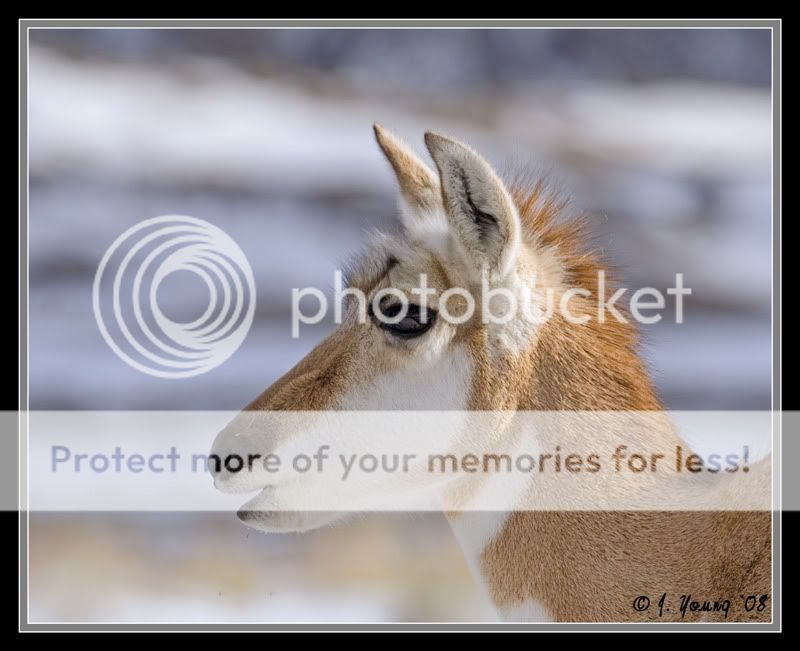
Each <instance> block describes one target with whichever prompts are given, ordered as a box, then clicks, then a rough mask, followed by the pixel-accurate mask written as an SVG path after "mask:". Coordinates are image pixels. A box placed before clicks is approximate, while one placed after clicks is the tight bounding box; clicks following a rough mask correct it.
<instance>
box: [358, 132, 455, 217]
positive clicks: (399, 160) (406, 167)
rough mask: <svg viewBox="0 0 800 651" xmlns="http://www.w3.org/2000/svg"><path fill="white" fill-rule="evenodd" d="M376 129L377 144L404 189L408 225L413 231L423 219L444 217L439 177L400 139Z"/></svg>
mask: <svg viewBox="0 0 800 651" xmlns="http://www.w3.org/2000/svg"><path fill="white" fill-rule="evenodd" d="M373 129H374V130H375V140H377V141H378V146H380V148H381V150H382V151H383V153H384V155H385V156H386V159H387V160H388V161H389V163H391V165H392V169H394V173H395V176H396V177H397V182H398V184H399V186H400V197H401V199H402V204H401V212H402V216H403V222H404V224H405V225H406V226H407V227H413V226H414V224H416V223H418V222H419V220H420V219H424V218H425V217H426V216H429V215H433V214H435V213H437V212H438V213H440V212H441V205H442V204H441V199H440V196H441V195H440V192H439V180H438V179H437V178H436V174H434V173H433V171H432V170H431V169H430V168H429V167H428V166H427V165H426V164H425V163H423V162H422V161H421V160H420V159H419V157H418V156H417V155H416V154H415V153H414V152H413V151H412V149H411V148H410V147H408V145H406V144H405V143H404V142H403V141H402V140H400V139H399V138H398V137H397V136H395V135H394V134H392V133H391V132H390V131H387V130H386V129H384V128H383V127H382V126H381V125H380V124H378V123H377V122H376V123H375V124H374V125H373Z"/></svg>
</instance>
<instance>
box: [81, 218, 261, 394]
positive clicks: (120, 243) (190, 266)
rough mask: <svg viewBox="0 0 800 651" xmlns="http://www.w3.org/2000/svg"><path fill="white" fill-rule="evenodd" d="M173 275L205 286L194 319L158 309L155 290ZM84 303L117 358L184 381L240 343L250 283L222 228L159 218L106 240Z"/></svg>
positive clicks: (250, 309) (251, 302)
mask: <svg viewBox="0 0 800 651" xmlns="http://www.w3.org/2000/svg"><path fill="white" fill-rule="evenodd" d="M176 272H189V273H191V274H194V275H195V276H196V277H197V278H198V279H199V280H200V281H201V282H202V283H203V284H204V285H205V287H206V289H207V294H208V304H207V306H206V308H205V311H204V312H203V313H202V315H201V316H200V317H198V318H196V319H193V320H189V321H186V322H183V321H181V320H173V319H172V318H169V317H167V315H165V314H164V312H163V311H162V308H161V306H159V301H158V294H159V288H160V287H161V285H162V283H163V282H164V280H165V279H167V278H168V277H170V276H171V275H172V274H174V273H176ZM184 302H186V301H183V300H178V301H174V303H175V304H174V305H172V307H173V308H181V307H183V305H182V304H183V303H184ZM109 303H110V306H109ZM92 306H93V309H94V316H95V320H96V321H97V326H98V328H99V329H100V332H101V334H102V335H103V338H104V339H105V341H106V343H107V344H108V345H109V346H110V347H111V349H112V350H113V351H114V352H115V353H116V354H117V356H118V357H119V358H120V359H122V360H123V361H124V362H126V363H127V364H128V365H130V366H132V367H133V368H135V369H137V370H139V371H141V372H142V373H147V374H148V375H153V376H156V377H161V378H172V379H175V378H186V377H192V376H195V375H201V374H203V373H206V372H208V371H210V370H211V369H213V368H216V367H217V366H219V365H220V364H222V363H223V362H224V361H225V360H226V359H228V358H229V357H230V356H231V355H232V354H233V353H234V352H235V351H236V350H237V349H238V348H239V346H240V345H241V343H242V342H243V341H244V338H245V337H246V336H247V332H248V331H249V329H250V326H251V324H252V322H253V314H254V312H255V280H254V278H253V271H252V269H251V268H250V264H249V262H248V261H247V258H246V257H245V255H244V253H243V252H242V250H241V249H240V248H239V246H238V245H237V244H236V242H234V241H233V240H232V239H231V238H230V237H229V236H228V235H227V234H226V233H225V232H223V231H222V230H220V229H219V228H217V227H216V226H214V225H213V224H210V223H209V222H207V221H204V220H202V219H197V218H195V217H187V216H183V215H166V216H161V217H154V218H152V219H147V220H145V221H142V222H139V223H138V224H136V225H135V226H132V227H131V228H129V229H128V230H126V231H125V232H124V233H122V235H120V236H119V237H118V238H117V239H116V240H115V241H114V242H113V243H112V244H111V246H110V247H109V248H108V250H107V251H106V252H105V255H104V256H103V258H102V260H101V261H100V265H99V266H98V268H97V273H96V274H95V278H94V286H93V288H92ZM164 307H166V306H164Z"/></svg>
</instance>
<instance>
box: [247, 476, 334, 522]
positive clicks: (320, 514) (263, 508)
mask: <svg viewBox="0 0 800 651" xmlns="http://www.w3.org/2000/svg"><path fill="white" fill-rule="evenodd" d="M339 516H340V514H339V513H335V512H334V513H329V512H325V511H290V510H283V509H281V507H280V503H279V500H278V496H277V489H276V488H275V487H274V486H266V487H265V488H263V489H262V490H261V492H260V493H259V494H258V495H256V496H255V497H253V498H252V499H250V500H248V501H247V502H245V503H244V504H243V505H242V506H241V508H240V509H239V510H238V511H237V512H236V517H238V518H239V520H240V521H241V522H243V523H244V524H245V525H247V526H248V527H250V528H251V529H255V530H257V531H263V532H265V533H301V532H304V531H311V530H312V529H317V528H319V527H322V526H324V525H326V524H328V523H330V522H333V521H334V520H336V519H338V518H339Z"/></svg>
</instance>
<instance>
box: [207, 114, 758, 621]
mask: <svg viewBox="0 0 800 651" xmlns="http://www.w3.org/2000/svg"><path fill="white" fill-rule="evenodd" d="M375 135H376V139H377V142H378V144H379V146H380V148H381V149H382V151H383V153H384V154H385V156H386V158H387V159H388V161H389V163H390V164H391V167H392V169H393V171H394V173H395V175H396V178H397V182H398V184H399V194H400V206H401V210H400V212H401V220H402V230H401V232H400V234H397V235H391V236H389V235H386V236H381V237H378V238H376V239H374V240H373V242H372V247H371V250H370V251H369V252H368V253H367V254H366V256H364V258H363V259H362V260H361V261H360V263H359V265H358V267H357V268H356V269H355V271H354V272H353V274H352V277H351V278H350V286H351V287H355V288H358V289H360V290H362V291H363V292H364V294H365V295H366V296H368V297H372V296H374V295H375V294H376V292H378V291H379V290H380V289H384V288H387V287H391V288H395V289H397V290H399V291H401V292H404V293H406V294H408V292H409V291H410V289H411V288H412V287H414V286H415V283H416V282H417V280H416V279H417V278H418V277H419V276H420V275H421V274H423V273H424V274H426V277H427V279H428V282H429V284H430V285H431V286H432V287H433V288H434V290H435V292H436V293H437V294H438V295H441V294H443V293H444V292H446V291H447V290H448V289H449V288H452V287H466V288H468V289H469V290H470V291H471V292H474V293H476V294H477V293H479V292H480V291H482V290H481V286H480V285H479V284H478V277H479V276H480V275H481V274H488V278H489V282H490V283H491V285H492V286H493V287H504V288H506V289H508V290H509V291H511V292H519V290H520V289H521V288H523V287H525V286H526V283H528V282H529V281H528V279H529V278H531V277H535V278H536V282H537V283H538V285H539V286H540V287H546V288H548V289H552V290H553V291H555V293H556V294H563V293H564V292H565V291H566V290H567V289H569V288H573V287H582V288H586V289H588V290H589V291H588V292H587V294H585V295H582V296H580V297H578V298H576V299H575V300H574V301H573V302H572V303H571V312H572V313H586V314H596V312H597V307H598V298H597V282H598V271H599V270H601V269H603V262H602V260H601V259H600V257H599V256H598V255H596V254H595V253H594V252H593V251H591V250H590V249H588V248H587V246H586V241H585V238H584V235H583V230H582V226H581V224H580V223H578V222H576V221H565V220H564V219H562V217H561V215H560V212H561V209H562V207H563V205H562V204H561V203H559V201H558V200H557V199H556V198H554V197H553V196H550V195H549V194H548V192H547V190H546V188H545V186H544V185H543V184H541V183H536V184H533V185H532V186H530V187H524V186H519V185H506V184H505V183H504V182H503V181H501V179H500V178H499V177H498V176H497V174H496V173H495V172H494V171H493V169H492V168H491V167H490V165H489V164H488V163H487V162H486V161H485V160H484V159H483V158H482V157H481V156H479V155H478V154H477V153H476V152H475V151H473V150H472V149H471V148H470V147H468V146H466V145H463V144H461V143H459V142H457V141H455V140H452V139H450V138H447V137H444V136H441V135H437V134H434V133H427V134H425V144H426V145H427V148H428V151H429V152H430V155H431V157H432V159H433V161H434V163H435V171H434V170H433V169H431V168H429V167H428V166H427V165H426V164H425V163H424V162H422V161H421V160H420V159H419V158H418V157H417V156H416V155H415V154H414V153H413V152H412V150H411V149H410V148H408V147H407V146H406V145H405V144H404V143H403V142H401V141H400V140H399V139H398V138H396V137H395V136H394V135H393V134H391V133H390V132H388V131H387V130H385V129H383V128H382V127H380V126H379V125H375ZM525 296H527V297H528V300H533V301H536V300H537V296H540V294H537V293H535V292H533V293H528V294H525ZM351 308H352V309H351ZM347 309H348V310H350V311H348V313H347V318H345V319H344V321H343V323H342V324H341V325H339V326H338V327H337V329H336V330H335V331H334V332H333V333H332V334H331V335H330V336H329V337H328V338H327V339H326V340H324V341H323V342H322V343H321V344H320V345H319V346H317V347H316V348H315V349H314V350H313V351H312V352H311V353H310V354H309V355H308V356H307V357H306V358H305V359H303V360H302V361H301V362H300V363H298V364H297V365H296V366H295V367H294V368H293V369H292V370H290V371H289V372H288V373H287V374H286V375H284V376H283V377H282V378H280V379H279V380H278V381H277V382H275V383H274V384H273V385H272V386H271V387H269V388H268V389H267V390H266V391H264V392H263V393H262V394H261V395H260V396H259V397H258V398H256V399H255V400H254V401H253V402H252V403H251V404H250V405H249V406H248V407H247V408H246V409H245V411H244V412H243V414H242V416H240V417H239V418H237V419H236V420H234V422H233V423H232V424H231V425H230V426H229V427H228V428H226V430H224V431H223V432H221V433H220V435H219V436H218V437H217V440H216V442H215V451H216V453H217V454H225V452H226V451H227V450H230V449H231V446H232V445H233V444H234V443H235V442H236V441H234V439H237V440H239V441H241V440H243V439H244V440H247V439H248V436H249V435H250V434H252V432H250V431H249V430H248V427H249V425H248V423H251V422H252V421H250V420H248V418H249V416H248V415H249V414H251V413H253V412H261V411H269V412H283V411H314V412H316V411H329V410H333V411H351V410H425V409H437V410H453V411H464V412H485V411H491V412H516V411H519V412H523V411H531V412H563V411H570V412H571V411H585V412H595V411H598V412H605V411H608V412H617V411H628V412H656V413H658V412H661V410H662V407H661V405H660V403H659V401H658V398H657V397H656V395H655V392H654V389H653V385H652V383H651V381H650V379H649V377H648V374H647V372H646V370H645V367H644V364H643V362H642V360H641V359H640V358H639V356H638V353H637V336H636V334H637V333H636V330H635V327H634V326H633V325H632V324H631V323H630V322H629V321H626V322H623V321H620V320H617V319H605V320H600V319H589V320H587V321H585V322H581V323H580V324H575V323H571V322H569V321H568V320H567V319H565V318H564V316H563V315H560V314H558V313H556V314H554V315H553V316H552V318H549V319H548V320H547V321H545V322H543V323H540V324H535V323H533V322H531V321H529V320H527V321H526V320H521V319H517V318H511V319H510V320H507V321H506V322H503V323H496V322H495V323H488V324H487V323H484V322H482V321H481V320H480V319H478V318H472V319H470V320H467V321H465V322H463V323H452V322H447V321H446V320H444V319H439V318H435V313H431V314H430V315H427V314H426V315H425V316H424V317H423V316H421V312H420V311H419V310H412V311H410V312H409V313H408V314H407V316H406V317H405V318H403V319H402V321H400V322H399V323H396V324H392V325H391V326H387V325H385V324H382V323H379V322H377V321H376V320H374V319H370V318H367V319H365V320H360V319H357V318H355V307H353V306H350V307H348V308H347ZM351 312H353V313H351ZM242 418H245V420H244V421H243V420H241V419H242ZM260 435H261V436H262V439H259V441H263V440H269V437H266V439H265V438H263V435H264V433H263V432H262V433H260ZM303 436H304V432H303V431H294V432H288V433H282V434H281V436H280V437H278V438H280V440H276V441H273V442H272V443H266V444H264V443H259V445H269V446H271V447H272V448H274V449H277V448H278V447H279V444H280V443H281V442H282V441H286V440H291V441H292V442H293V443H294V445H295V446H296V447H298V448H302V446H303V441H302V439H303ZM652 436H653V437H654V439H655V440H654V441H653V443H654V444H662V445H665V446H670V445H675V444H676V443H678V444H679V443H680V439H678V438H677V436H676V434H674V432H673V431H672V430H671V429H670V428H668V427H667V428H654V429H653V432H652ZM266 451H267V450H265V452H266ZM308 481H313V480H312V479H311V478H309V479H308ZM215 482H216V484H217V486H218V487H219V488H220V489H221V490H227V491H231V492H245V491H252V490H254V489H255V488H263V487H265V486H267V483H268V482H267V481H266V480H265V481H263V482H262V483H261V484H259V485H257V486H254V485H252V484H247V485H244V486H242V485H240V484H237V483H236V481H235V478H232V477H230V476H226V475H225V474H224V473H222V474H218V475H217V477H216V478H215ZM270 488H271V489H272V491H271V493H270V499H271V500H273V502H271V503H273V504H274V500H275V499H276V498H279V496H280V494H281V490H282V488H281V486H280V485H276V486H273V487H270ZM371 490H372V489H371ZM443 490H447V489H443ZM538 490H541V485H540V486H539V489H538ZM259 499H262V498H256V499H255V500H251V502H249V503H248V506H246V507H245V508H243V510H242V511H240V513H239V516H240V518H241V519H242V520H244V521H245V522H246V523H247V524H249V525H251V526H253V527H255V528H259V529H262V530H265V531H303V530H309V529H313V528H316V527H319V526H322V525H324V524H326V523H328V522H330V521H332V520H334V519H336V517H337V514H335V513H327V512H317V511H311V512H293V511H286V510H279V509H271V508H269V507H267V506H262V507H259ZM446 516H447V518H448V519H449V521H450V523H451V524H452V528H453V530H454V532H455V535H456V537H457V538H458V539H459V541H460V542H461V544H462V547H463V549H464V552H465V554H466V556H467V559H468V561H469V562H470V564H471V566H472V567H473V569H474V571H475V573H476V574H477V576H478V578H479V580H480V581H481V583H482V585H483V587H484V588H485V590H486V593H487V595H488V596H489V598H490V599H491V601H492V602H493V603H494V605H495V607H496V609H497V611H498V614H499V615H500V616H501V617H503V618H505V619H508V620H518V621H519V620H523V621H596V622H599V621H606V622H618V621H669V620H681V619H682V613H681V610H680V608H679V607H678V604H677V599H678V598H679V597H680V596H682V595H686V596H688V598H689V599H690V600H699V601H706V600H711V601H716V600H724V599H739V597H740V595H741V594H744V593H747V594H753V595H761V594H769V593H770V587H771V518H770V514H769V512H766V511H762V512H756V511H647V510H644V511H642V510H636V511H581V510H569V511H552V510H544V511H538V510H535V509H528V510H514V509H510V510H507V511H502V512H495V511H491V512H478V511H459V510H449V509H446ZM664 593H666V594H668V595H670V596H671V597H674V599H675V600H676V603H675V606H674V607H672V608H668V609H664V608H662V609H661V612H659V609H658V608H657V607H656V606H655V600H656V599H658V597H659V596H660V595H661V594H664ZM638 595H649V597H650V598H651V599H653V606H652V607H651V608H649V609H647V610H645V611H641V612H640V611H639V610H638V609H636V608H633V607H632V603H633V601H634V600H635V599H636V597H637V596H638ZM731 610H732V611H733V610H734V608H733V607H732V608H731ZM770 612H771V609H770V608H768V607H767V608H762V609H753V610H752V611H750V612H744V611H742V610H741V609H739V610H738V611H736V613H735V614H733V613H731V614H730V615H729V614H727V613H723V612H721V611H713V610H712V611H710V612H705V613H703V615H702V619H703V620H706V621H709V620H727V621H731V620H732V619H740V620H741V619H748V620H749V619H758V620H762V621H763V620H769V618H770ZM683 615H684V616H683V619H684V621H699V620H700V619H701V617H697V616H695V617H694V619H692V618H689V619H687V618H686V617H685V613H683Z"/></svg>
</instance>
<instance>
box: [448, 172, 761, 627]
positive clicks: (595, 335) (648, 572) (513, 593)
mask: <svg viewBox="0 0 800 651" xmlns="http://www.w3.org/2000/svg"><path fill="white" fill-rule="evenodd" d="M515 199H516V201H517V205H518V207H519V211H520V216H521V217H522V218H523V224H524V225H525V227H526V229H527V231H528V233H529V234H530V235H532V236H533V237H534V239H535V240H536V241H537V242H538V245H539V246H542V247H545V248H551V249H553V250H554V252H555V255H556V256H557V257H558V258H560V259H561V260H562V262H563V265H564V271H565V273H566V276H567V277H568V278H569V279H570V281H571V283H574V284H575V285H576V286H581V287H586V288H587V289H590V290H591V291H592V292H593V298H595V299H596V294H595V292H596V290H597V287H596V278H597V271H598V270H599V269H600V268H605V265H604V264H603V262H602V260H600V259H599V258H598V256H597V255H596V254H593V253H591V252H588V251H587V250H586V249H585V248H584V247H585V244H584V235H583V229H582V225H581V223H580V222H559V221H558V217H559V214H558V205H557V203H556V202H555V200H554V199H552V198H547V197H546V196H545V195H544V189H543V186H542V185H541V184H537V185H535V186H534V189H533V191H531V192H530V193H526V192H525V191H524V190H519V191H517V192H516V193H515ZM609 291H610V292H611V291H613V289H610V290H609ZM583 307H584V309H585V310H586V311H587V313H590V314H596V302H595V301H594V300H591V299H590V300H589V301H587V302H586V303H585V304H584V305H583ZM475 338H476V339H475V342H474V344H473V346H474V351H475V355H476V358H477V359H479V360H480V363H479V367H478V368H479V371H478V375H477V377H476V380H475V384H474V387H473V396H472V400H471V408H473V409H519V410H539V411H559V410H589V411H591V410H603V411H606V410H607V411H615V410H628V411H653V410H659V409H661V405H660V403H659V402H658V399H657V398H656V396H655V392H654V390H653V387H652V383H651V381H650V379H649V377H648V375H647V373H646V371H645V369H644V365H643V364H642V362H641V360H640V358H639V355H638V351H637V333H636V330H635V328H634V327H633V326H631V325H626V324H622V323H620V322H619V321H617V320H616V319H607V320H606V321H605V323H603V324H601V323H599V322H598V321H597V319H592V320H591V321H590V322H589V323H588V324H586V325H580V326H578V325H570V324H569V323H567V322H566V321H565V320H564V319H563V318H558V317H557V316H556V318H554V319H552V320H551V321H550V322H548V324H547V325H546V326H545V327H544V329H543V331H542V332H541V334H540V335H539V338H538V342H537V345H536V346H535V347H534V348H532V349H531V350H529V351H528V353H527V354H526V355H523V356H521V357H517V358H514V359H506V360H503V362H502V363H501V364H499V365H498V362H497V360H488V359H487V358H486V356H485V355H484V354H482V353H481V351H482V350H483V348H482V344H481V341H480V333H475ZM654 432H655V433H657V434H659V435H660V436H662V437H665V438H666V439H667V440H666V441H662V442H661V443H659V442H658V441H653V442H652V445H653V446H654V447H656V446H658V445H659V444H661V445H663V444H664V443H665V442H666V443H667V445H666V446H665V447H669V445H670V444H674V443H675V442H678V441H677V440H673V439H671V438H669V437H671V436H674V434H672V433H671V432H669V431H666V432H665V431H662V430H658V429H655V430H654ZM454 517H461V516H454ZM481 570H482V573H483V574H484V577H485V579H486V581H487V584H488V588H489V592H490V595H491V597H492V599H493V600H494V601H495V603H496V604H497V605H498V606H499V607H501V608H503V607H513V606H516V605H520V604H523V603H525V602H526V601H529V600H531V599H534V600H536V601H538V602H540V603H541V604H543V605H544V607H545V608H546V610H547V611H548V612H549V614H550V615H551V616H552V617H553V618H554V619H555V620H556V621H596V622H600V621H606V622H607V621H637V620H644V621H670V620H679V619H680V618H681V613H680V611H679V609H678V608H677V607H676V606H675V605H674V604H675V603H676V600H677V598H679V597H680V595H684V594H691V595H693V597H694V598H695V599H698V600H705V599H711V600H717V599H725V598H729V599H731V600H732V603H733V605H732V608H731V611H732V612H734V611H735V615H733V619H740V620H758V621H769V620H770V617H771V608H767V609H766V610H764V611H761V612H756V611H753V612H751V613H745V612H744V610H743V609H742V608H741V598H740V595H742V594H744V595H750V594H754V595H762V594H767V595H771V514H770V513H765V512H696V511H694V512H677V513H673V512H626V513H623V512H563V513H558V512H537V511H524V512H515V513H513V514H511V515H510V517H509V518H508V521H507V522H506V524H505V526H504V528H503V529H502V531H501V532H500V534H499V535H498V536H497V537H496V538H495V539H494V540H493V541H492V542H491V543H490V544H489V545H488V546H487V547H486V548H485V549H484V551H483V554H482V557H481ZM663 593H667V594H668V595H669V597H670V599H671V603H673V605H672V607H671V608H670V611H669V612H664V613H663V615H662V616H658V609H657V608H656V607H651V608H650V609H648V610H647V611H645V612H643V613H639V612H637V611H635V610H634V609H633V607H632V604H633V600H634V599H635V598H636V597H637V596H639V595H648V596H649V597H650V598H651V599H652V600H653V602H654V603H655V602H656V600H657V598H658V597H659V596H660V595H661V594H663ZM770 603H771V599H770ZM737 604H739V607H737ZM721 619H722V613H712V614H710V615H709V616H708V617H706V618H704V620H705V621H714V620H721ZM730 619H731V615H730V614H729V617H728V621H730ZM687 621H697V619H696V618H695V617H694V616H692V615H688V616H687Z"/></svg>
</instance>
